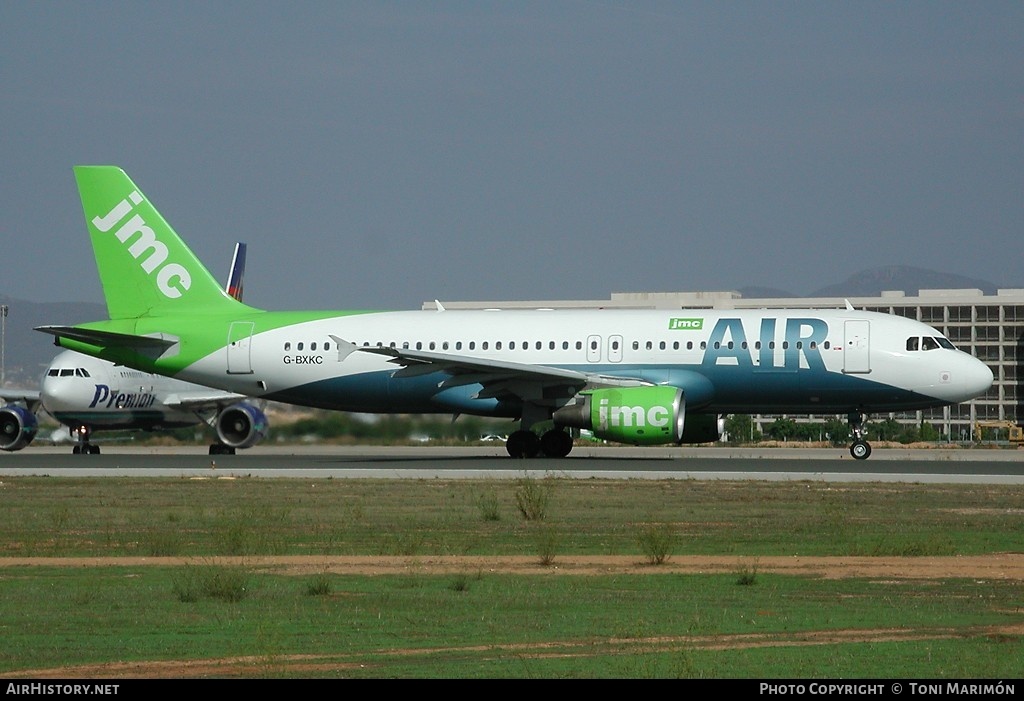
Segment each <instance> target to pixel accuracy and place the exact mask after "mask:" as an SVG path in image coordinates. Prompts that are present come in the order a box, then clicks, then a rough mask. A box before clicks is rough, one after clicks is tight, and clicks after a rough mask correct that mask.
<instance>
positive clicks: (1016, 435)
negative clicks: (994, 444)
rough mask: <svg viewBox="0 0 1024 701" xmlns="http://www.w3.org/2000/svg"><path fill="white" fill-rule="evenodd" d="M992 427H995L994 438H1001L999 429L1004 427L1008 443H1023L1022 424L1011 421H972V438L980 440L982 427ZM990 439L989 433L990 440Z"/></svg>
mask: <svg viewBox="0 0 1024 701" xmlns="http://www.w3.org/2000/svg"><path fill="white" fill-rule="evenodd" d="M986 428H993V429H996V432H995V436H994V438H995V440H1000V439H1001V438H1002V435H1001V432H1000V430H999V429H1006V434H1007V440H1008V441H1010V443H1016V444H1017V445H1018V446H1020V445H1022V444H1024V426H1018V425H1017V424H1015V423H1013V422H1012V421H975V422H974V440H976V441H978V442H979V443H980V442H981V439H982V436H983V435H984V432H985V431H984V429H986ZM991 439H992V437H991V434H990V440H991Z"/></svg>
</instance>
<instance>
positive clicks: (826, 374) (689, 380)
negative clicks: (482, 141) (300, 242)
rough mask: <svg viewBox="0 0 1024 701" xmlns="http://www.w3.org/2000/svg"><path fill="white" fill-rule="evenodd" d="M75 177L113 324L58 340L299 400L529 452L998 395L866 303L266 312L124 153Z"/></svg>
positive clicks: (561, 451) (697, 435) (937, 347)
mask: <svg viewBox="0 0 1024 701" xmlns="http://www.w3.org/2000/svg"><path fill="white" fill-rule="evenodd" d="M74 173H75V178H76V181H77V184H78V190H79V195H80V197H81V200H82V207H83V212H84V214H85V220H86V225H87V229H88V231H89V236H90V239H91V243H92V248H93V254H94V256H95V258H96V264H97V269H98V271H99V275H100V281H101V283H102V287H103V292H104V296H105V298H106V302H107V308H108V312H109V314H108V316H109V318H108V319H104V320H99V321H95V322H91V323H84V324H78V325H73V326H42V327H37V330H38V331H42V332H44V333H48V334H52V335H53V336H54V337H55V343H56V344H57V345H58V346H61V347H64V348H68V349H71V350H76V351H79V352H82V353H85V354H87V355H91V356H94V357H99V358H102V359H105V360H109V361H112V362H115V363H119V364H121V365H125V366H128V367H132V368H135V369H138V370H141V371H143V372H151V373H156V374H162V375H167V376H172V377H176V378H179V379H183V380H186V381H189V382H194V383H198V384H202V385H206V386H210V387H216V388H219V389H222V390H225V391H228V392H236V393H238V394H243V395H248V396H252V397H257V398H260V399H265V400H274V401H279V402H285V403H289V404H295V405H301V406H307V407H317V408H323V409H333V410H342V411H356V412H371V413H445V414H452V415H453V416H455V417H457V416H458V415H461V414H470V415H478V416H491V417H504V418H511V419H514V420H517V421H518V422H519V425H518V428H517V430H516V431H514V432H513V433H511V434H510V435H509V436H508V439H507V440H506V442H505V446H506V450H507V452H508V454H509V455H510V456H511V457H514V458H531V457H535V456H549V457H565V456H567V455H569V453H570V451H571V450H572V446H573V433H574V432H576V431H580V430H583V431H589V432H591V433H592V434H593V435H594V436H596V437H598V438H600V439H602V440H606V441H610V442H617V443H623V444H632V445H669V444H690V443H706V442H711V441H714V440H717V439H718V438H719V437H720V436H721V433H722V429H723V425H724V417H725V416H726V415H728V414H730V413H751V414H753V413H786V414H810V413H813V414H846V415H847V417H848V419H849V422H850V426H851V433H852V436H853V440H852V444H851V446H850V452H851V454H852V455H853V457H854V458H857V459H865V458H867V457H868V456H869V455H870V453H871V446H870V444H869V443H868V442H867V440H866V439H865V435H864V424H863V421H864V417H865V416H866V415H868V414H870V413H875V412H898V411H907V410H916V409H927V408H930V407H940V406H944V405H949V404H956V403H959V402H964V401H968V400H970V399H972V398H974V397H977V396H979V395H981V394H983V393H984V392H985V391H986V390H987V389H988V388H989V386H990V385H991V383H992V372H991V371H990V370H989V368H988V367H987V366H986V365H985V364H984V363H982V362H981V361H980V360H978V359H976V358H974V357H972V356H971V355H969V354H967V353H964V352H962V351H960V350H958V349H957V348H955V347H954V346H953V344H952V343H950V342H949V340H947V339H946V338H945V337H944V336H943V335H942V334H941V333H940V332H939V331H937V330H936V329H934V328H932V327H931V326H928V325H926V324H923V323H920V322H918V321H915V320H912V319H907V318H904V317H900V316H893V315H888V314H882V313H876V312H866V311H860V310H857V309H854V308H853V307H852V306H851V305H849V303H847V305H846V308H843V309H818V310H808V309H790V310H786V309H772V310H767V309H765V310H710V309H676V310H621V309H619V310H613V309H588V310H581V309H538V310H496V311H494V310H447V309H445V308H444V305H443V304H442V303H440V302H438V303H437V304H436V305H435V308H434V309H426V310H424V309H418V310H411V311H370V310H349V311H315V310H314V311H267V310H263V309H257V308H254V307H251V306H249V305H247V304H245V303H243V302H240V301H238V300H236V299H233V298H232V297H231V296H230V295H228V294H226V293H225V291H224V290H222V289H221V288H220V286H219V285H218V284H217V282H216V280H215V279H214V278H213V276H212V275H211V274H210V273H209V271H208V270H207V269H206V268H205V267H204V266H203V265H202V263H201V262H200V261H199V259H198V258H197V257H196V256H195V254H194V253H193V252H192V251H191V250H190V249H189V247H188V246H187V245H186V244H185V243H184V241H183V240H182V239H181V238H180V237H179V236H178V234H177V233H176V232H175V231H174V229H173V228H172V227H171V226H170V225H169V224H168V223H167V221H166V220H165V219H164V218H163V217H162V216H161V215H160V213H159V212H158V211H157V209H156V208H155V207H154V205H153V204H152V203H151V202H150V201H149V200H148V199H147V198H146V197H145V196H144V195H143V194H142V191H141V190H140V189H139V188H138V187H137V186H136V185H135V184H134V183H133V182H132V180H131V179H130V178H129V177H128V175H127V174H126V173H125V172H124V171H123V170H121V169H120V168H118V167H116V166H76V167H75V168H74Z"/></svg>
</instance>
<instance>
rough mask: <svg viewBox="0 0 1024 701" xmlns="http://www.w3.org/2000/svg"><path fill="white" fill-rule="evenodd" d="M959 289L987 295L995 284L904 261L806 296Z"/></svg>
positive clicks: (857, 295) (910, 292) (911, 293)
mask: <svg viewBox="0 0 1024 701" xmlns="http://www.w3.org/2000/svg"><path fill="white" fill-rule="evenodd" d="M959 289H978V290H981V291H982V292H984V293H985V294H987V295H994V294H995V293H996V290H997V289H998V286H997V285H994V284H993V283H991V282H989V281H988V280H976V279H975V278H969V277H964V276H963V275H954V274H953V273H940V272H937V271H935V270H926V269H924V268H913V267H910V266H907V265H887V266H884V267H881V268H871V269H869V270H862V271H861V272H859V273H857V274H856V275H851V276H850V277H849V278H847V279H846V280H845V281H843V282H839V283H836V284H835V285H829V286H828V287H822V288H821V289H820V290H816V291H814V292H812V293H811V294H809V295H807V296H808V297H876V296H878V295H880V294H881V293H882V291H884V290H903V292H905V293H906V294H907V295H908V296H916V295H917V294H918V293H919V292H920V291H921V290H959Z"/></svg>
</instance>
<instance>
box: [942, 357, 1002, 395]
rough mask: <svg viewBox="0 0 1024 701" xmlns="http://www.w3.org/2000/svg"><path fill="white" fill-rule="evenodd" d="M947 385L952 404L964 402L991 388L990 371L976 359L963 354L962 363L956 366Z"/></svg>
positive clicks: (991, 378) (991, 376)
mask: <svg viewBox="0 0 1024 701" xmlns="http://www.w3.org/2000/svg"><path fill="white" fill-rule="evenodd" d="M951 375H952V377H951V380H952V382H950V384H949V390H950V392H949V395H950V396H949V397H948V399H950V400H951V401H954V402H966V401H970V400H971V399H975V398H977V397H980V396H981V395H983V394H985V392H987V391H988V388H989V387H991V386H992V380H993V379H994V376H993V375H992V370H991V369H990V368H989V366H988V365H986V364H985V363H983V362H981V361H980V360H978V359H977V358H975V357H973V356H971V355H968V354H966V353H964V355H963V362H961V363H959V364H958V367H956V368H955V369H954V370H953V372H952V373H951Z"/></svg>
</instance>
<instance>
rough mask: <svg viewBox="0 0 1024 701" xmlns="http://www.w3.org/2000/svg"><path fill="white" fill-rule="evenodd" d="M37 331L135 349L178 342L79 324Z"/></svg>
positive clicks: (164, 347)
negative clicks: (80, 326)
mask: <svg viewBox="0 0 1024 701" xmlns="http://www.w3.org/2000/svg"><path fill="white" fill-rule="evenodd" d="M35 330H36V331H42V332H43V333H48V334H50V335H52V336H56V337H57V338H66V339H69V340H72V341H78V342H80V343H88V344H91V345H94V346H103V347H110V346H115V347H118V348H135V349H143V348H149V349H158V350H164V349H166V348H170V347H171V346H173V345H174V344H175V343H177V342H178V339H176V338H173V339H171V338H162V337H159V336H136V335H134V334H128V333H116V332H114V331H100V330H98V329H83V328H79V327H77V326H37V327H35Z"/></svg>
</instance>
